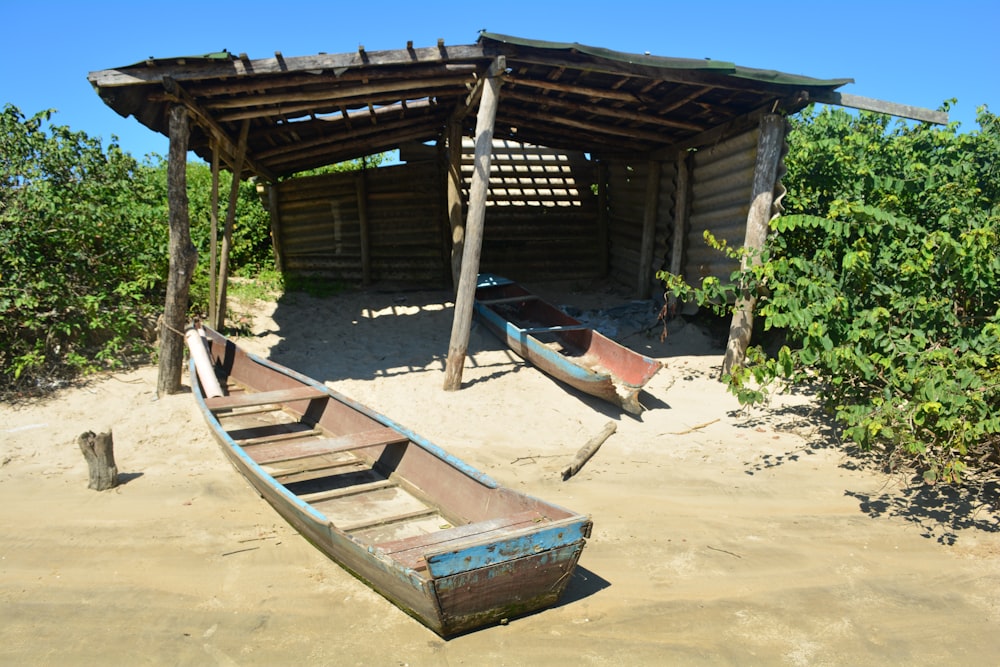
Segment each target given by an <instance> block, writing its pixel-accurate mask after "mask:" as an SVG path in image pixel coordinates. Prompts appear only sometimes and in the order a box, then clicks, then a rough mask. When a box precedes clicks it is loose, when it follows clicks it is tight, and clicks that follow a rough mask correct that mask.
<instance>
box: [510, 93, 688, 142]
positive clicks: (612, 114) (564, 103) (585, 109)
mask: <svg viewBox="0 0 1000 667" xmlns="http://www.w3.org/2000/svg"><path fill="white" fill-rule="evenodd" d="M505 97H506V98H508V99H511V100H517V101H521V102H524V103H526V104H538V105H544V106H549V107H560V108H563V109H572V110H574V111H577V110H578V111H580V112H582V113H586V114H590V115H592V116H603V117H606V118H618V119H623V120H629V121H635V122H639V123H649V124H651V125H660V126H662V127H672V128H675V129H678V130H688V131H691V132H704V131H705V129H706V128H705V127H704V126H702V125H697V124H695V123H688V122H684V121H678V120H672V119H670V118H664V117H663V116H661V115H659V114H658V113H657V114H643V113H638V112H635V111H631V110H628V109H620V108H611V107H609V108H604V107H601V106H599V105H596V104H592V105H581V104H576V103H575V102H570V101H569V100H566V99H563V98H558V97H545V96H542V95H532V94H531V93H523V92H521V91H518V90H510V91H507V92H506V94H505Z"/></svg>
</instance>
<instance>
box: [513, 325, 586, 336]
mask: <svg viewBox="0 0 1000 667" xmlns="http://www.w3.org/2000/svg"><path fill="white" fill-rule="evenodd" d="M589 328H590V327H588V326H587V325H585V324H560V325H556V326H553V327H529V328H527V329H521V331H522V332H523V333H526V334H536V333H559V332H560V331H584V330H585V329H589Z"/></svg>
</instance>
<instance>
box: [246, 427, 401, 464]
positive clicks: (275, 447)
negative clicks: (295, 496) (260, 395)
mask: <svg viewBox="0 0 1000 667" xmlns="http://www.w3.org/2000/svg"><path fill="white" fill-rule="evenodd" d="M408 441H409V438H407V437H406V436H404V435H401V434H400V433H398V432H397V431H395V430H393V429H391V428H389V427H388V426H383V427H381V428H374V429H370V430H367V431H360V432H358V433H348V434H347V435H341V436H337V437H334V438H323V439H320V440H298V441H295V442H275V443H273V444H259V445H255V446H253V447H247V448H246V450H245V451H246V453H247V454H248V455H249V456H250V458H252V459H253V460H254V461H256V462H257V463H261V464H264V463H277V462H279V461H294V460H295V459H303V458H307V457H310V456H319V455H321V454H334V453H336V452H345V451H350V450H352V449H362V448H364V447H377V446H379V445H392V444H396V443H400V442H408Z"/></svg>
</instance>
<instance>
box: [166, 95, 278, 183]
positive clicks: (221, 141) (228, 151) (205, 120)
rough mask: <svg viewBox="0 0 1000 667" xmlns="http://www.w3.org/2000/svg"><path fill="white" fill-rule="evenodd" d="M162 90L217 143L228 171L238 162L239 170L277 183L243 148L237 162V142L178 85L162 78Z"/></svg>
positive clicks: (234, 169) (272, 175)
mask: <svg viewBox="0 0 1000 667" xmlns="http://www.w3.org/2000/svg"><path fill="white" fill-rule="evenodd" d="M163 88H164V90H166V91H167V94H168V95H170V96H171V97H173V98H174V99H175V100H177V101H178V102H180V103H181V104H183V105H184V106H185V107H186V108H187V110H188V113H189V114H190V115H191V117H192V118H193V119H194V121H195V122H196V123H198V125H200V126H202V127H203V128H204V129H205V132H206V133H207V134H208V135H209V136H210V137H212V138H213V139H215V140H216V141H217V142H218V145H219V147H220V148H221V149H222V152H223V154H224V155H226V156H228V157H229V158H230V159H231V160H232V161H231V162H230V160H226V162H227V163H228V164H229V167H230V169H232V170H233V171H234V172H236V171H237V167H235V166H234V164H233V163H235V162H240V163H241V166H240V167H239V169H240V170H242V168H243V167H242V165H243V164H246V166H248V167H249V168H250V170H251V171H252V172H254V173H255V174H257V175H258V176H260V177H262V178H263V179H264V180H266V181H271V182H275V181H277V178H276V177H275V175H274V173H272V172H271V170H270V169H267V168H266V167H264V166H262V165H261V164H259V163H258V162H256V161H255V160H253V159H252V158H249V157H247V155H246V148H245V147H244V152H243V157H242V158H241V159H239V160H237V159H236V157H237V155H236V153H237V151H238V150H239V146H238V144H237V142H235V141H233V139H232V138H231V137H230V136H229V134H228V133H227V132H226V131H225V129H223V127H222V126H221V125H219V123H217V122H216V121H215V119H214V118H212V115H211V114H210V113H209V112H207V111H205V110H204V109H203V108H202V107H201V105H200V104H198V102H197V100H195V99H194V97H192V96H191V94H190V93H188V92H187V91H186V90H184V88H183V87H182V86H181V85H180V84H179V83H177V82H176V81H175V80H173V79H172V78H170V77H163Z"/></svg>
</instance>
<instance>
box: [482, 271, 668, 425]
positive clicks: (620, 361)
mask: <svg viewBox="0 0 1000 667" xmlns="http://www.w3.org/2000/svg"><path fill="white" fill-rule="evenodd" d="M474 311H475V313H476V316H477V317H479V319H480V320H481V321H482V322H483V323H484V324H486V326H487V328H488V329H489V330H490V331H492V332H493V333H494V334H495V335H496V336H497V337H498V338H500V340H502V341H504V342H505V343H506V344H507V346H508V347H509V348H510V349H511V350H512V351H513V352H514V353H515V354H517V355H518V356H520V357H521V358H522V359H524V360H525V361H528V362H529V363H531V364H532V365H534V366H536V367H537V368H538V369H539V370H541V371H543V372H545V373H547V374H548V375H550V376H552V377H554V378H556V379H557V380H561V381H562V382H565V383H566V384H568V385H570V386H572V387H575V388H577V389H579V390H580V391H582V392H585V393H587V394H590V395H592V396H597V397H598V398H603V399H604V400H606V401H608V402H610V403H613V404H614V405H618V406H620V407H621V408H622V409H623V410H625V411H626V412H628V413H630V414H640V413H641V412H642V410H643V408H642V406H641V405H640V404H639V392H640V391H641V390H642V387H643V386H644V385H645V384H646V383H647V382H649V379H650V378H652V377H653V376H654V375H655V374H656V372H657V371H659V370H660V367H661V366H662V364H661V363H660V362H659V361H657V360H655V359H652V358H650V357H647V356H645V355H642V354H639V353H638V352H635V351H633V350H630V349H628V348H627V347H624V346H623V345H619V344H618V343H616V342H615V341H613V340H611V339H610V338H608V337H606V336H604V335H602V334H601V333H599V332H597V331H594V330H593V329H591V328H589V327H587V326H586V325H584V324H583V323H581V322H580V321H579V320H577V319H575V318H573V317H570V316H569V315H567V314H566V313H564V312H562V311H561V310H559V309H558V308H556V307H555V306H553V305H551V304H549V303H546V302H545V301H542V300H541V299H540V298H538V297H537V296H535V295H534V294H532V293H531V292H529V291H528V290H526V289H525V288H524V287H522V286H521V285H519V284H518V283H516V282H514V281H512V280H508V279H506V278H501V277H499V276H494V275H488V274H482V275H480V276H479V282H478V283H477V285H476V303H475V306H474Z"/></svg>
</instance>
